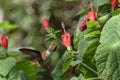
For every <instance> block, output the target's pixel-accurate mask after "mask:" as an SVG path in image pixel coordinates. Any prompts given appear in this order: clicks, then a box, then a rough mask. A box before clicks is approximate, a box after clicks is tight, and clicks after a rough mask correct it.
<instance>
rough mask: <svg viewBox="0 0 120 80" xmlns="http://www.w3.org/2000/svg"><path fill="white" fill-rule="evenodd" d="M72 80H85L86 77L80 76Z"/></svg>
mask: <svg viewBox="0 0 120 80" xmlns="http://www.w3.org/2000/svg"><path fill="white" fill-rule="evenodd" d="M70 80H85V79H84V76H83V75H82V74H80V75H79V76H78V77H75V76H73V77H72V78H71V79H70Z"/></svg>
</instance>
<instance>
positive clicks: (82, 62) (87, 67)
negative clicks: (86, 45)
mask: <svg viewBox="0 0 120 80" xmlns="http://www.w3.org/2000/svg"><path fill="white" fill-rule="evenodd" d="M81 64H82V65H83V66H85V67H86V68H87V69H89V70H91V71H92V72H94V73H95V74H98V73H97V72H96V71H95V70H94V69H92V68H91V67H89V66H87V65H86V64H84V63H83V62H82V63H81Z"/></svg>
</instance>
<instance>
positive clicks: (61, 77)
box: [52, 51, 71, 80]
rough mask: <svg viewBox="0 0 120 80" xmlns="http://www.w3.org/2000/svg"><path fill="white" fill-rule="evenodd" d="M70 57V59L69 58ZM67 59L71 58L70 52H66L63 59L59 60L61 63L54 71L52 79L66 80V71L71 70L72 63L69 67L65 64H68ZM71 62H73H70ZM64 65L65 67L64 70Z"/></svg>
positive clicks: (58, 63)
mask: <svg viewBox="0 0 120 80" xmlns="http://www.w3.org/2000/svg"><path fill="white" fill-rule="evenodd" d="M68 57H69V58H68ZM67 59H70V60H71V58H70V56H69V55H68V52H67V51H66V52H65V53H64V55H63V56H62V58H60V59H59V61H58V62H57V64H56V66H55V68H54V69H53V71H52V77H53V79H54V80H64V74H65V71H66V70H67V67H68V68H69V65H70V63H68V65H66V64H65V63H64V62H66V60H67ZM68 62H71V61H68ZM63 64H64V65H65V66H64V67H65V68H64V70H63V71H62V69H63Z"/></svg>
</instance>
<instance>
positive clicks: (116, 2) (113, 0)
mask: <svg viewBox="0 0 120 80" xmlns="http://www.w3.org/2000/svg"><path fill="white" fill-rule="evenodd" d="M117 6H118V0H112V2H111V7H112V8H113V9H114V8H116V7H117Z"/></svg>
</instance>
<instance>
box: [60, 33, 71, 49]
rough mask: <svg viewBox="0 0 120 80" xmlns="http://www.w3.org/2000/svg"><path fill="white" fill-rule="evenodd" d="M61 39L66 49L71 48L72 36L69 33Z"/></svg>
mask: <svg viewBox="0 0 120 80" xmlns="http://www.w3.org/2000/svg"><path fill="white" fill-rule="evenodd" d="M61 37H62V41H63V44H64V45H65V46H66V47H68V46H71V37H70V34H69V33H68V32H67V33H64V34H63V35H62V36H61Z"/></svg>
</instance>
